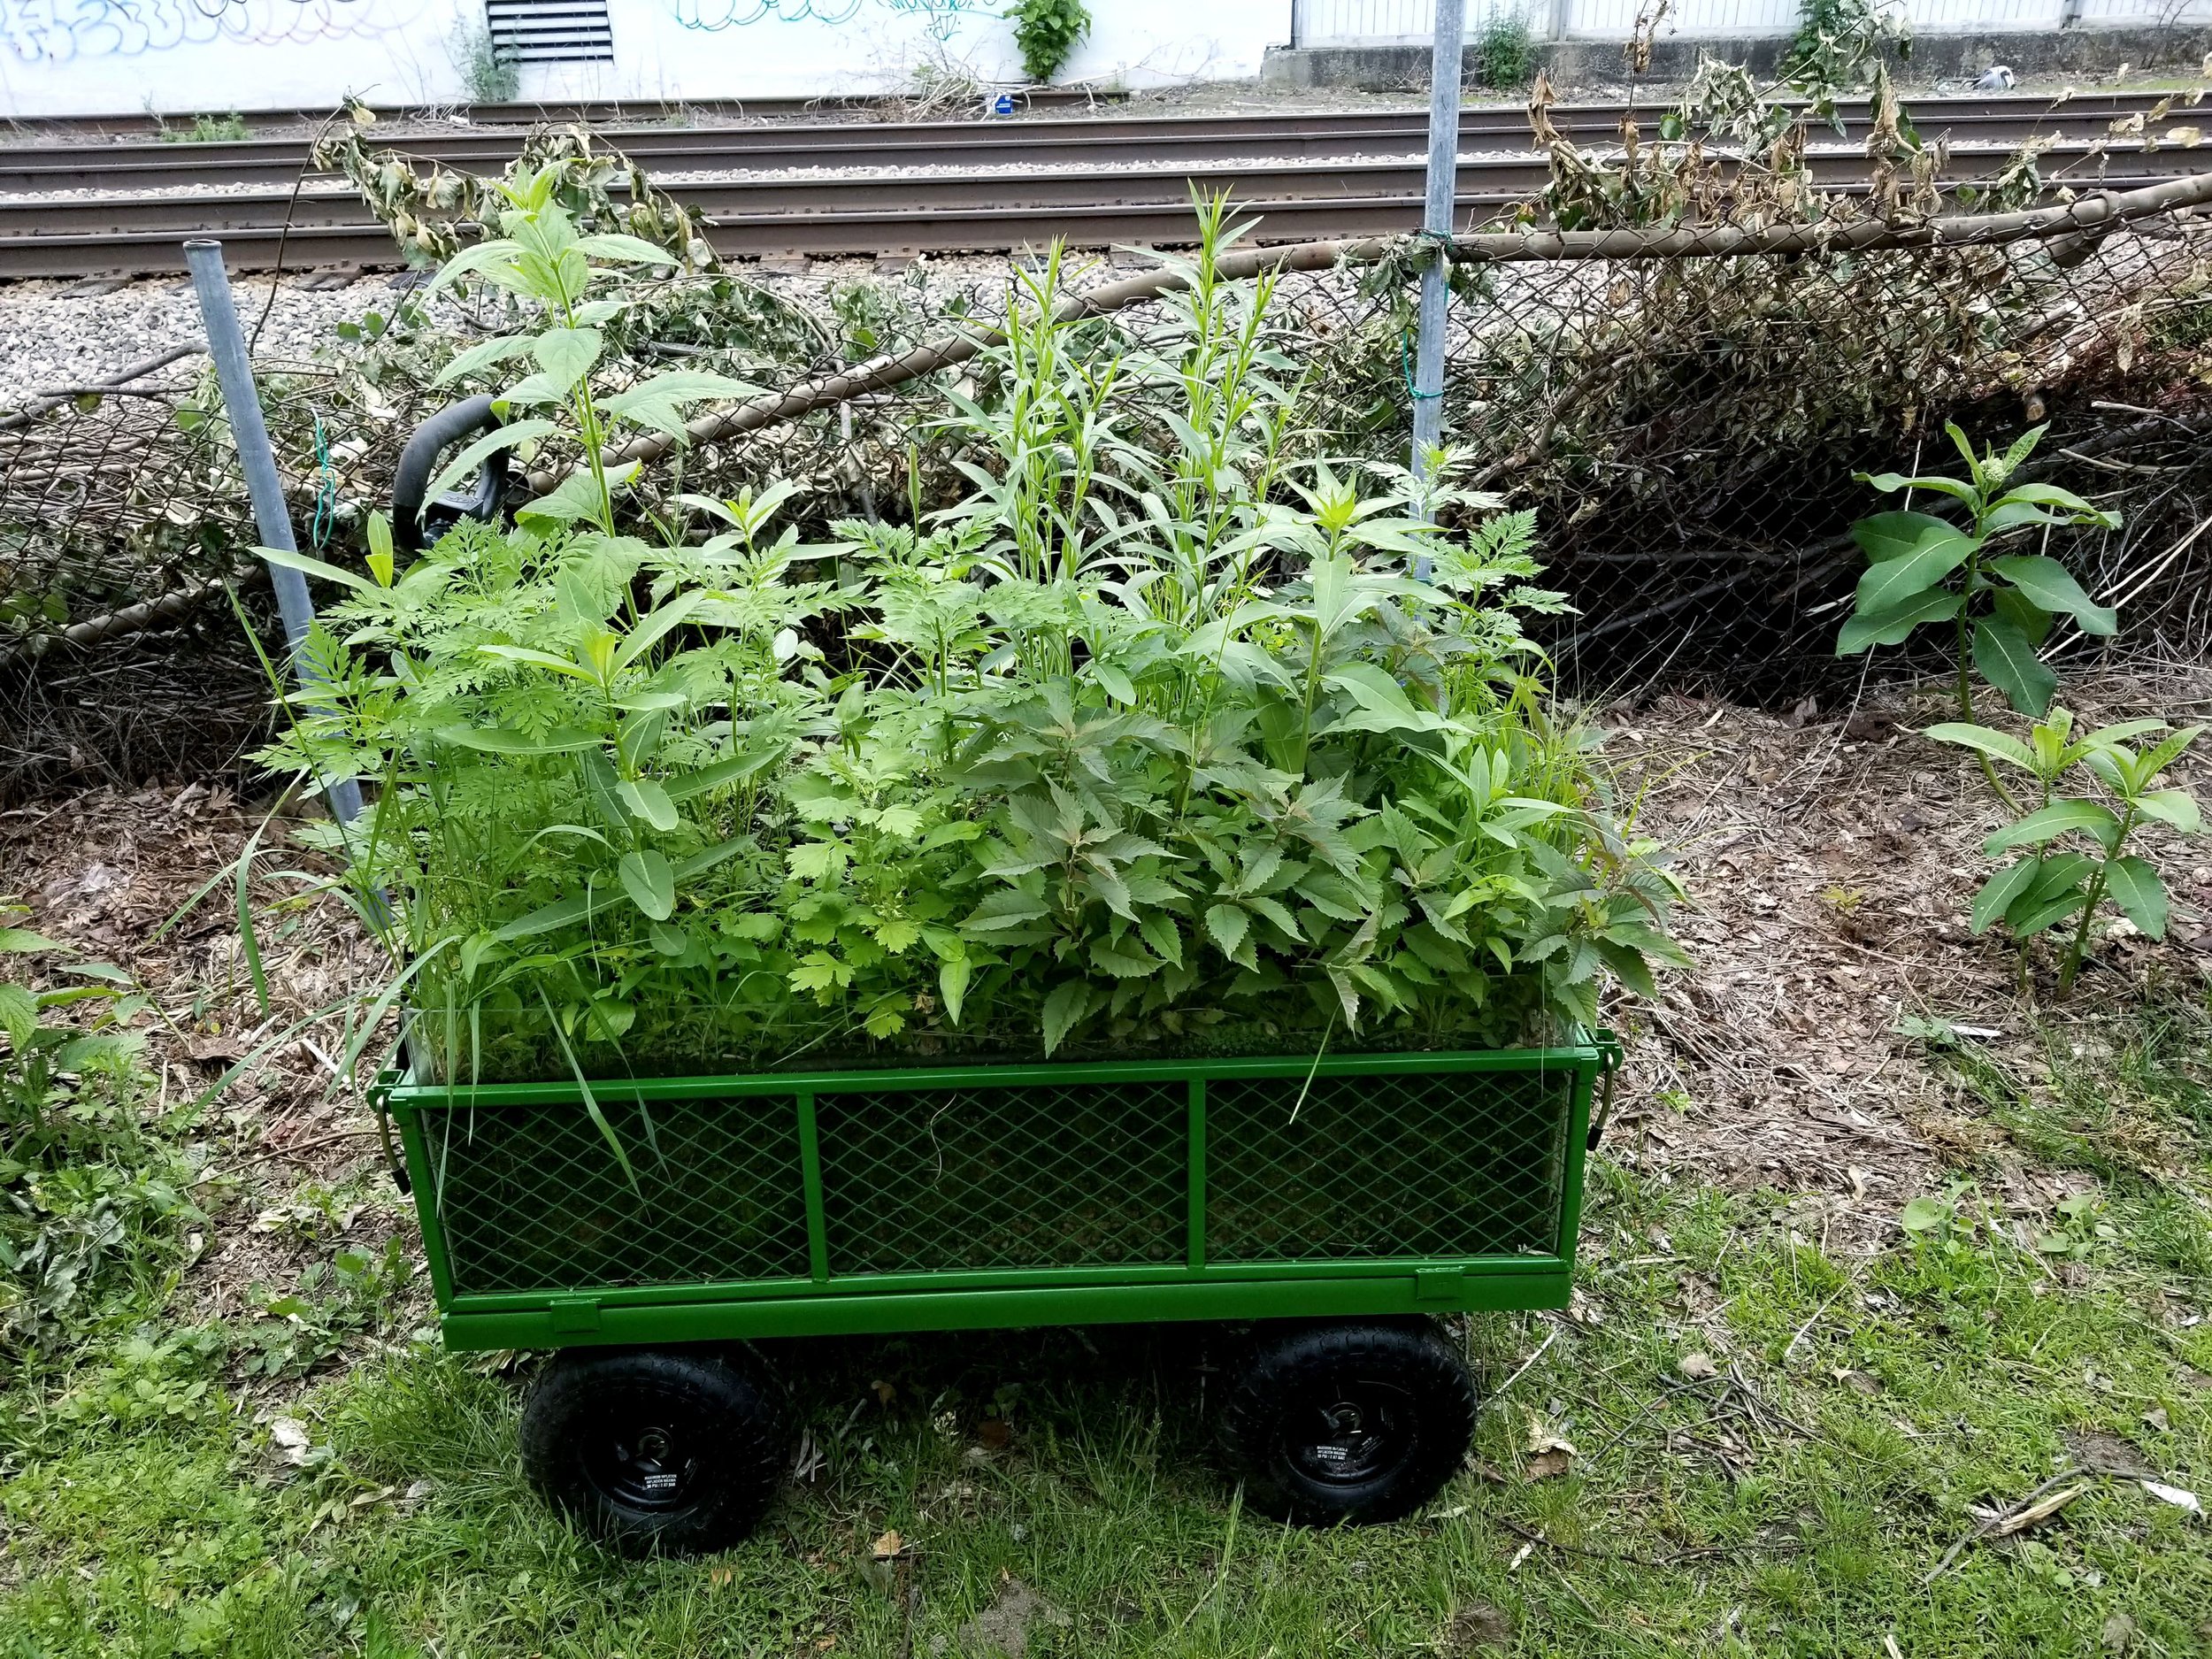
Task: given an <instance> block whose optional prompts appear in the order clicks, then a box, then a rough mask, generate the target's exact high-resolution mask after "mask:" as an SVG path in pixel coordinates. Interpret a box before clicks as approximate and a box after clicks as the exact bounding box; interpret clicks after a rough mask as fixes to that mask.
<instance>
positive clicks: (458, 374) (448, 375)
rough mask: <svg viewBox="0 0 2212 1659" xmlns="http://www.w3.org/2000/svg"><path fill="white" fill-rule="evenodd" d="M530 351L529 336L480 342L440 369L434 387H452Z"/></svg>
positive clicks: (497, 338)
mask: <svg viewBox="0 0 2212 1659" xmlns="http://www.w3.org/2000/svg"><path fill="white" fill-rule="evenodd" d="M529 349H530V336H529V335H528V334H501V335H499V336H497V337H496V338H495V339H491V340H480V341H478V342H476V343H475V344H474V345H472V346H471V347H470V348H469V349H467V350H466V351H464V352H462V353H460V354H459V355H458V356H457V357H454V358H453V359H452V360H451V361H450V362H449V363H448V364H447V365H445V367H443V368H442V369H440V370H439V371H438V373H437V377H436V378H435V379H434V380H432V381H431V382H430V383H431V384H432V385H433V386H450V385H451V384H452V383H453V382H454V381H456V380H459V379H461V378H462V377H463V376H464V375H469V374H473V373H476V372H477V371H478V370H479V369H488V368H489V367H490V366H491V365H493V364H495V363H504V362H505V361H506V360H507V359H508V358H510V357H522V356H524V355H525V354H526V353H527V352H528V351H529Z"/></svg>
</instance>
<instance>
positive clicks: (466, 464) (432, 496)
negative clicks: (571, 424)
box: [423, 419, 559, 501]
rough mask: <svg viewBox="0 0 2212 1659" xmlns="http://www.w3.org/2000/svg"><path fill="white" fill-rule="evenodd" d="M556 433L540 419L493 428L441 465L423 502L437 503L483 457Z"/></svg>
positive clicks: (555, 430)
mask: <svg viewBox="0 0 2212 1659" xmlns="http://www.w3.org/2000/svg"><path fill="white" fill-rule="evenodd" d="M558 430H559V428H558V427H557V426H555V425H554V424H553V423H552V422H551V421H549V420H544V419H533V420H518V421H515V422H513V423H512V424H511V425H508V426H497V427H495V428H493V429H492V430H491V431H489V432H488V433H486V434H484V435H483V436H482V437H480V438H479V439H477V441H476V442H473V443H472V444H470V445H469V446H468V447H467V448H466V449H463V450H462V451H461V452H460V453H459V454H458V455H457V456H455V457H453V458H452V459H451V460H450V461H449V462H447V463H446V464H445V465H444V467H442V469H441V470H440V471H439V473H438V476H437V477H435V478H434V479H432V480H430V488H428V489H427V490H426V491H425V492H424V494H423V499H424V500H425V501H435V500H437V499H438V497H439V496H441V495H444V494H445V493H446V492H447V491H448V490H449V489H451V488H453V487H454V486H455V485H456V484H457V483H459V482H460V481H461V480H463V479H465V478H466V477H467V476H468V475H469V474H470V473H472V472H475V471H476V469H477V468H478V467H480V466H481V465H483V464H484V461H485V458H486V457H488V456H494V455H496V454H498V453H499V451H500V450H502V449H513V448H514V447H515V445H517V444H518V443H527V442H529V441H530V440H531V439H533V438H542V437H544V436H545V435H546V434H548V433H551V432H557V431H558Z"/></svg>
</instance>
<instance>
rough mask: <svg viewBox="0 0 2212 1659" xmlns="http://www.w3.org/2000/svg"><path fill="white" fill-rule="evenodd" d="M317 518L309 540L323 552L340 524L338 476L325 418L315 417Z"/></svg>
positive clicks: (318, 550)
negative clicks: (332, 533)
mask: <svg viewBox="0 0 2212 1659" xmlns="http://www.w3.org/2000/svg"><path fill="white" fill-rule="evenodd" d="M315 480H316V481H315V517H314V518H313V519H312V520H311V522H310V523H309V525H308V529H307V534H308V538H309V540H311V541H313V542H314V544H315V551H317V552H318V553H319V552H321V551H322V550H323V549H324V548H326V547H327V546H328V545H329V544H330V533H331V531H332V530H333V529H334V528H335V527H336V526H337V523H338V474H337V473H335V472H333V471H331V467H330V440H329V439H328V437H326V435H325V434H324V432H323V418H322V417H321V416H320V415H318V416H316V417H315Z"/></svg>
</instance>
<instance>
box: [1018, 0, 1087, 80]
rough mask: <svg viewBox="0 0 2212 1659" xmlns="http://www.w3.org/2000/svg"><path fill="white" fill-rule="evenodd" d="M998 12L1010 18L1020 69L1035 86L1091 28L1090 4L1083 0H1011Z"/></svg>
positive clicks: (1052, 72) (1054, 70)
mask: <svg viewBox="0 0 2212 1659" xmlns="http://www.w3.org/2000/svg"><path fill="white" fill-rule="evenodd" d="M1000 15H1001V16H1002V17H1005V18H1008V19H1011V20H1012V22H1013V25H1014V49H1015V50H1017V51H1018V52H1020V53H1021V55H1022V73H1024V74H1025V75H1027V76H1028V77H1029V78H1030V80H1031V81H1034V82H1036V83H1037V84H1038V85H1039V86H1042V85H1044V84H1046V83H1047V82H1048V81H1051V79H1052V78H1053V76H1055V75H1056V74H1058V73H1060V69H1061V65H1064V64H1065V63H1066V62H1067V61H1068V54H1069V53H1070V52H1071V51H1073V50H1075V49H1076V46H1077V45H1078V43H1079V42H1081V40H1082V38H1083V37H1084V36H1085V35H1087V34H1089V33H1090V32H1091V13H1090V8H1089V7H1087V6H1086V5H1085V4H1083V0H1014V4H1012V5H1010V6H1009V7H1007V9H1006V10H1005V11H1004V12H1002V13H1000Z"/></svg>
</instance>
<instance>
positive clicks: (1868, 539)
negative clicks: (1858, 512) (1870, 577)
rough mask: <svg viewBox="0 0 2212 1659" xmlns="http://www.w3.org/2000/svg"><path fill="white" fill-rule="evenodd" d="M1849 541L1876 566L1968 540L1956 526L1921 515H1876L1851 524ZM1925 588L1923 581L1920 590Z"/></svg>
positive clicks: (1943, 520) (1928, 514)
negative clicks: (1855, 544) (1854, 542)
mask: <svg viewBox="0 0 2212 1659" xmlns="http://www.w3.org/2000/svg"><path fill="white" fill-rule="evenodd" d="M1851 539H1852V540H1853V541H1856V542H1857V543H1858V544H1859V547H1860V549H1862V550H1863V552H1864V553H1865V554H1866V556H1867V557H1868V558H1870V559H1871V560H1872V561H1873V562H1874V563H1875V564H1877V565H1886V564H1887V563H1889V561H1890V560H1892V559H1899V558H1903V557H1906V556H1908V555H1909V554H1914V553H1919V552H1923V551H1924V550H1926V549H1929V548H1933V547H1941V546H1944V545H1946V544H1947V543H1949V542H1952V541H1968V537H1967V535H1966V533H1965V532H1964V531H1962V530H1961V529H1960V528H1959V527H1958V526H1956V525H1955V524H1953V523H1951V522H1950V521H1949V520H1948V519H1946V518H1936V517H1934V516H1933V515H1932V514H1930V513H1924V512H1878V513H1876V514H1874V515H1873V517H1871V518H1862V519H1860V520H1859V521H1858V523H1856V524H1855V525H1853V526H1851ZM1969 545H1971V544H1970V543H1969ZM1926 585H1927V584H1926V583H1924V582H1923V583H1921V584H1920V587H1925V586H1926ZM1914 591H1916V592H1917V591H1918V589H1917V588H1916V589H1915V590H1914Z"/></svg>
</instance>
